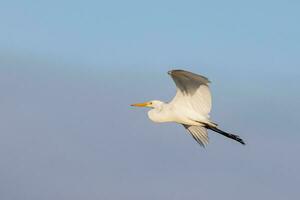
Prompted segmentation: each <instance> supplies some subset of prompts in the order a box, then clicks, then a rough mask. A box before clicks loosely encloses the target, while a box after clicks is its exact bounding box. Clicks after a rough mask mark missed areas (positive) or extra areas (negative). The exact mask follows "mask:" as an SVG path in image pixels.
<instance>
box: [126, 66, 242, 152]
mask: <svg viewBox="0 0 300 200" xmlns="http://www.w3.org/2000/svg"><path fill="white" fill-rule="evenodd" d="M168 74H169V75H170V76H171V77H172V78H173V80H174V82H175V84H176V87H177V93H176V95H175V97H174V98H173V100H172V101H171V102H169V103H164V102H162V101H158V100H153V101H148V102H145V103H137V104H132V105H131V106H137V107H149V108H152V109H151V110H150V111H149V112H148V117H149V118H150V120H152V121H153V122H158V123H162V122H176V123H178V124H182V125H183V126H184V127H185V128H186V129H187V130H188V132H189V134H190V135H191V136H192V137H193V138H194V139H195V140H196V141H197V142H198V143H199V144H200V145H201V146H203V147H205V146H206V145H207V144H208V135H207V129H210V130H212V131H214V132H217V133H219V134H221V135H223V136H225V137H228V138H230V139H233V140H236V141H237V142H239V143H241V144H243V145H245V142H244V141H243V140H242V139H241V138H240V137H239V136H238V135H234V134H231V133H227V132H225V131H222V130H220V129H219V128H218V125H217V124H216V123H214V122H212V121H211V120H210V117H209V113H210V111H211V105H212V103H211V99H212V98H211V93H210V89H209V85H208V84H209V83H210V81H209V80H208V79H207V78H206V77H204V76H201V75H198V74H194V73H192V72H188V71H184V70H172V71H169V72H168Z"/></svg>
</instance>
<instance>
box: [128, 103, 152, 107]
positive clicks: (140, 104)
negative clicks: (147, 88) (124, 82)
mask: <svg viewBox="0 0 300 200" xmlns="http://www.w3.org/2000/svg"><path fill="white" fill-rule="evenodd" d="M149 105H150V102H144V103H135V104H131V106H135V107H148V106H149Z"/></svg>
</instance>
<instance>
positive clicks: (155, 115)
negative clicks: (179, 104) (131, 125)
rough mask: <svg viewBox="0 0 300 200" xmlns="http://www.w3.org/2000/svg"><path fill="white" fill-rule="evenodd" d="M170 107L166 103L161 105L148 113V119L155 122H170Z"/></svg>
mask: <svg viewBox="0 0 300 200" xmlns="http://www.w3.org/2000/svg"><path fill="white" fill-rule="evenodd" d="M168 108H169V106H168V104H166V103H163V102H161V104H160V105H159V106H157V107H155V108H153V109H151V110H150V111H149V112H148V117H149V118H150V120H152V121H153V122H158V123H162V122H170V121H171V120H170V112H169V109H168Z"/></svg>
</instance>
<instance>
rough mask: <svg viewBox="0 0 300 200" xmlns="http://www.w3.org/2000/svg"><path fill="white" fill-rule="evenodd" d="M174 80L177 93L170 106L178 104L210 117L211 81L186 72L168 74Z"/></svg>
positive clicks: (177, 71)
mask: <svg viewBox="0 0 300 200" xmlns="http://www.w3.org/2000/svg"><path fill="white" fill-rule="evenodd" d="M168 74H169V75H171V77H172V78H173V80H174V82H175V84H176V87H177V93H176V95H175V97H174V98H173V100H172V101H171V102H170V104H172V103H173V104H177V105H181V106H183V107H185V108H186V109H192V110H193V111H196V112H197V113H198V114H201V115H205V116H206V115H208V114H209V112H210V110H211V93H210V90H209V86H208V84H209V83H210V81H209V80H208V79H207V78H206V77H204V76H201V75H198V74H194V73H192V72H188V71H184V70H172V71H169V72H168Z"/></svg>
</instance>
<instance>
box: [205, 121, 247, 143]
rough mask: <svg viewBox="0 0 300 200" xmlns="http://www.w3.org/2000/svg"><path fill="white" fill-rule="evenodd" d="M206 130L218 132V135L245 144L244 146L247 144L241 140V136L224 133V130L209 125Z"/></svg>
mask: <svg viewBox="0 0 300 200" xmlns="http://www.w3.org/2000/svg"><path fill="white" fill-rule="evenodd" d="M206 128H207V129H210V130H212V131H214V132H216V133H219V134H221V135H223V136H225V137H228V138H230V139H233V140H235V141H237V142H239V143H241V144H243V145H245V144H246V143H245V142H244V140H243V139H241V138H240V136H238V135H234V134H231V133H227V132H225V131H222V130H220V129H218V128H217V127H215V126H210V125H207V126H206Z"/></svg>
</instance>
